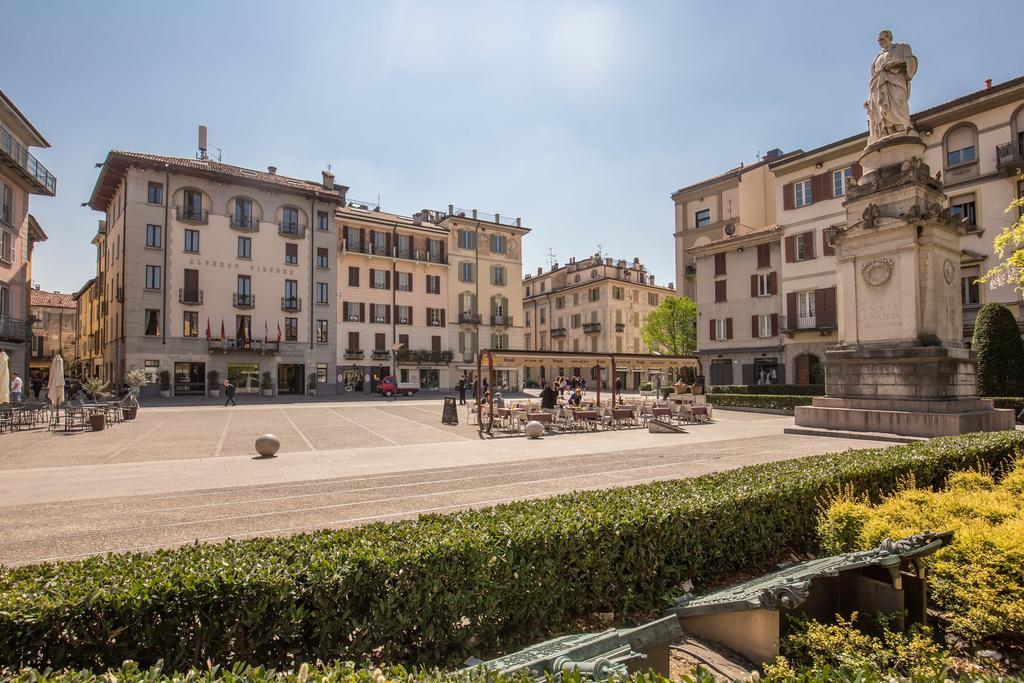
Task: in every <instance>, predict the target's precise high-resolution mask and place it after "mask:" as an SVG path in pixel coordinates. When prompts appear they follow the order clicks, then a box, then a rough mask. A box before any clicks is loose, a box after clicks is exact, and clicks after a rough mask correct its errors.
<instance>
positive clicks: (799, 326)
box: [779, 315, 836, 332]
mask: <svg viewBox="0 0 1024 683" xmlns="http://www.w3.org/2000/svg"><path fill="white" fill-rule="evenodd" d="M835 328H836V321H835V320H834V319H832V320H830V319H828V318H826V317H825V316H821V315H804V316H791V315H780V316H779V329H780V330H781V331H782V332H799V331H802V330H834V329H835Z"/></svg>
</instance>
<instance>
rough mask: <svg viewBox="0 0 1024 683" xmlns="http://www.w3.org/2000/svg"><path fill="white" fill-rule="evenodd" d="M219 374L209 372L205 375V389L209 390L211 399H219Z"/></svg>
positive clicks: (213, 371) (212, 371)
mask: <svg viewBox="0 0 1024 683" xmlns="http://www.w3.org/2000/svg"><path fill="white" fill-rule="evenodd" d="M219 380H220V373H219V372H217V371H216V370H210V371H209V372H207V373H206V387H207V388H208V389H209V390H210V396H211V397H212V398H218V397H220V382H219Z"/></svg>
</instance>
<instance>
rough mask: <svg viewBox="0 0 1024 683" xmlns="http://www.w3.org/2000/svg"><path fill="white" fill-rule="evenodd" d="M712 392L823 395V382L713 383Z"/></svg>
mask: <svg viewBox="0 0 1024 683" xmlns="http://www.w3.org/2000/svg"><path fill="white" fill-rule="evenodd" d="M709 393H712V394H762V395H772V396H824V395H825V385H824V384H715V385H712V386H711V390H710V392H709Z"/></svg>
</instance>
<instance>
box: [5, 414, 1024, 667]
mask: <svg viewBox="0 0 1024 683" xmlns="http://www.w3.org/2000/svg"><path fill="white" fill-rule="evenodd" d="M1022 448H1024V433H1019V432H1001V433H990V434H973V435H966V436H961V437H947V438H942V439H934V440H932V441H928V442H919V443H914V444H908V445H903V446H895V447H889V448H876V449H867V450H860V451H847V452H845V453H841V454H830V455H823V456H813V457H809V458H801V459H796V460H788V461H784V462H775V463H770V464H764V465H755V466H750V467H746V468H743V469H740V470H733V471H730V472H723V473H716V474H711V475H706V476H702V477H698V478H694V479H685V480H677V481H665V482H655V483H650V484H645V485H641V486H633V487H628V488H618V489H608V490H601V491H585V492H577V493H573V494H568V495H562V496H557V497H554V498H549V499H545V500H535V501H525V502H518V503H511V504H507V505H500V506H496V507H491V508H485V509H480V510H470V511H466V512H461V513H457V514H449V515H424V516H422V517H420V518H419V519H416V520H408V521H403V522H396V523H388V524H383V523H378V524H369V525H366V526H361V527H357V528H354V529H344V530H337V531H322V532H318V533H314V534H302V535H296V536H291V537H285V538H264V539H253V540H246V541H230V542H224V543H218V544H196V545H191V546H186V547H182V548H177V549H171V550H162V551H157V552H153V553H127V554H119V555H110V556H107V557H93V558H88V559H84V560H79V561H74V562H61V563H53V564H41V565H33V566H27V567H20V568H13V569H12V568H3V569H0V664H5V665H8V666H38V667H44V666H52V667H70V666H75V667H89V668H103V667H109V666H115V667H116V666H119V665H120V663H121V662H123V661H124V660H128V659H131V660H135V661H139V662H140V663H141V664H142V665H143V666H150V665H152V664H154V663H155V662H156V661H157V660H159V659H162V660H163V661H164V663H165V665H166V667H167V668H168V670H183V669H187V668H189V667H191V666H197V665H199V666H201V665H202V664H203V663H204V662H206V661H207V660H211V661H215V662H216V661H242V662H248V663H250V664H254V665H263V666H270V667H277V668H287V667H292V666H294V665H295V662H301V661H314V660H316V659H320V660H323V661H332V660H336V659H351V660H361V659H362V658H363V657H373V658H374V659H375V660H377V661H391V662H404V663H407V664H421V665H422V664H426V665H434V664H441V665H446V664H453V663H456V662H459V661H462V660H463V659H465V657H466V656H467V655H469V654H472V653H476V654H486V653H489V652H493V651H496V650H505V651H508V650H511V649H514V648H518V647H522V646H524V645H526V644H529V643H531V642H536V641H538V640H541V639H542V638H543V637H544V636H547V635H549V634H550V633H551V632H553V631H557V630H564V629H569V628H574V627H575V626H576V620H577V619H578V618H580V617H582V616H585V615H589V614H591V613H593V612H610V611H614V612H620V613H627V612H630V611H632V610H636V609H656V608H659V607H661V606H663V605H664V600H665V598H666V596H667V595H669V594H671V593H674V592H678V590H679V589H678V586H679V585H680V584H681V583H682V582H683V581H685V580H686V579H688V578H690V579H695V580H696V581H697V582H698V583H699V584H703V583H704V582H707V581H712V580H715V579H717V578H719V577H722V576H723V575H725V574H727V573H731V572H734V571H736V570H740V569H749V568H751V567H755V566H758V565H759V564H763V563H767V562H769V561H771V559H772V558H774V557H777V556H778V553H779V552H780V551H782V550H785V549H791V550H805V549H810V548H812V547H813V546H814V542H815V541H814V539H815V525H816V522H817V513H818V505H819V502H820V499H821V497H822V496H824V495H826V494H827V493H828V492H833V491H835V490H837V488H838V487H840V486H842V485H852V486H854V487H855V488H856V489H857V490H860V491H873V492H876V493H879V494H880V493H883V492H888V491H892V490H893V489H894V488H895V487H897V486H898V484H899V482H902V481H906V479H907V477H908V476H911V475H912V476H913V477H914V480H915V481H916V482H917V483H918V485H920V486H927V485H938V484H941V483H942V482H943V481H944V479H945V477H946V476H947V474H948V473H950V472H952V471H956V470H961V469H965V468H969V467H977V466H979V464H980V465H983V466H986V467H990V468H993V469H994V470H998V469H999V468H1000V467H1001V466H1002V465H1003V464H1004V463H1005V462H1007V461H1008V460H1009V459H1010V458H1011V457H1012V456H1013V454H1014V451H1015V450H1016V449H1022Z"/></svg>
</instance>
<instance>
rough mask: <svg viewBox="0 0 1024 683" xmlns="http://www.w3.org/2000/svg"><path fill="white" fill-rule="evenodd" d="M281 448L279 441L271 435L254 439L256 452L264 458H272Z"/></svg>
mask: <svg viewBox="0 0 1024 683" xmlns="http://www.w3.org/2000/svg"><path fill="white" fill-rule="evenodd" d="M279 448H281V440H280V439H279V438H277V437H276V436H275V435H273V434H264V435H263V436H261V437H259V438H258V439H256V452H257V453H259V454H260V455H262V456H263V457H264V458H272V457H274V454H275V453H277V451H278V449H279Z"/></svg>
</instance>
